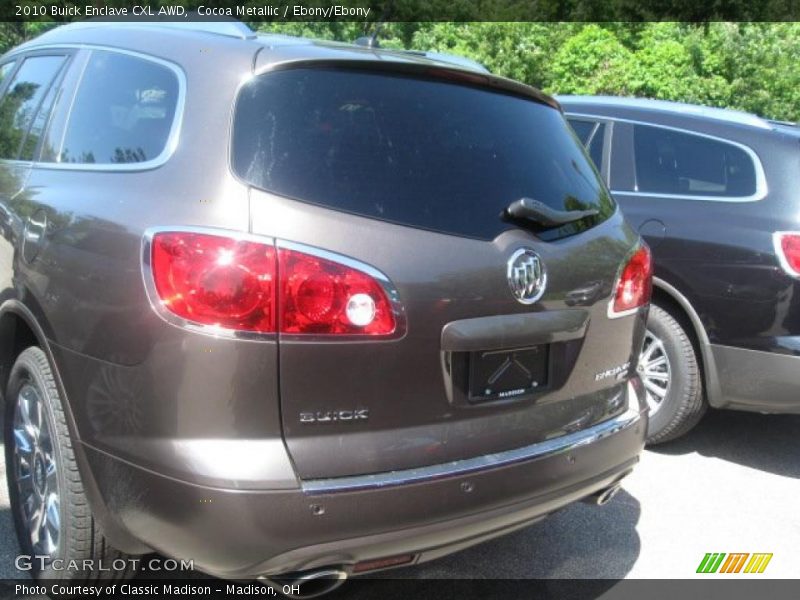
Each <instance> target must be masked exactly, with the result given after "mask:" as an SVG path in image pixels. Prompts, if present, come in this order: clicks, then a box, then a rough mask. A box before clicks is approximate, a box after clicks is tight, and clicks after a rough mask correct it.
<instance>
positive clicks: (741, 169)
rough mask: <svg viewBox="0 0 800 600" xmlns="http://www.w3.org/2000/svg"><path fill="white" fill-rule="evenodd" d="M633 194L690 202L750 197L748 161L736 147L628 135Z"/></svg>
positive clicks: (665, 135)
mask: <svg viewBox="0 0 800 600" xmlns="http://www.w3.org/2000/svg"><path fill="white" fill-rule="evenodd" d="M633 138H634V153H635V163H636V185H637V191H640V192H652V193H662V194H679V195H680V194H683V195H692V196H709V197H715V196H716V197H718V196H728V197H742V196H751V195H753V194H755V192H756V171H755V165H754V164H753V160H752V159H751V158H750V156H749V155H748V153H747V152H745V151H744V150H743V149H741V148H739V147H738V146H734V145H732V144H728V143H725V142H721V141H717V140H712V139H708V138H705V137H700V136H697V135H692V134H689V133H681V132H678V131H672V130H669V129H663V128H659V127H648V126H645V125H636V126H634V130H633Z"/></svg>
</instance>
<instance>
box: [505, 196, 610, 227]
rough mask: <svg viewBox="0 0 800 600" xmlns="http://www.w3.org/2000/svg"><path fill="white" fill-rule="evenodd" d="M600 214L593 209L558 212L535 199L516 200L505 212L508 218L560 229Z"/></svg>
mask: <svg viewBox="0 0 800 600" xmlns="http://www.w3.org/2000/svg"><path fill="white" fill-rule="evenodd" d="M598 214H599V211H597V210H596V209H593V208H590V209H588V210H556V209H555V208H551V207H549V206H547V204H545V203H544V202H540V201H539V200H534V199H533V198H520V199H519V200H515V201H514V202H512V203H511V204H509V205H508V207H507V208H506V210H505V216H507V217H511V218H512V219H526V220H528V221H533V222H534V223H537V224H539V225H543V226H544V227H558V226H559V225H566V224H567V223H573V222H575V221H580V220H581V219H585V218H586V217H594V216H596V215H598Z"/></svg>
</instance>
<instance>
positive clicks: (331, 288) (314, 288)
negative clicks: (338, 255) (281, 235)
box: [278, 248, 397, 335]
mask: <svg viewBox="0 0 800 600" xmlns="http://www.w3.org/2000/svg"><path fill="white" fill-rule="evenodd" d="M278 261H279V271H280V273H281V283H280V298H281V319H280V330H281V333H297V334H345V335H353V334H356V335H358V334H362V335H389V334H392V333H394V330H395V328H396V326H397V324H396V323H395V318H394V312H393V310H392V304H391V302H390V301H389V298H388V297H387V295H386V292H385V291H384V289H383V287H382V286H381V285H380V284H379V283H378V282H377V281H376V280H375V279H374V278H373V277H371V276H370V275H367V274H366V273H364V272H363V271H360V270H358V269H353V268H350V267H348V266H346V265H343V264H340V263H337V262H334V261H331V260H327V259H325V258H321V257H318V256H312V255H309V254H305V253H302V252H297V251H294V250H289V249H286V248H281V249H279V250H278Z"/></svg>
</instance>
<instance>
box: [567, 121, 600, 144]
mask: <svg viewBox="0 0 800 600" xmlns="http://www.w3.org/2000/svg"><path fill="white" fill-rule="evenodd" d="M569 124H570V125H571V126H572V129H574V130H575V133H576V134H577V136H578V139H579V140H580V141H581V144H583V145H584V146H585V145H586V144H587V143H588V142H589V137H590V136H591V135H592V133H593V132H594V128H595V126H596V125H597V123H595V122H594V121H579V120H578V119H569Z"/></svg>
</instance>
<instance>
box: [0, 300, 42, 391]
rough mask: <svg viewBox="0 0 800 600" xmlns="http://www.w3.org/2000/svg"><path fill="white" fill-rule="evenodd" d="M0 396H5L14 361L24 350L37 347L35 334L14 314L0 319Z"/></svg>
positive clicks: (8, 314)
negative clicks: (0, 341)
mask: <svg viewBox="0 0 800 600" xmlns="http://www.w3.org/2000/svg"><path fill="white" fill-rule="evenodd" d="M0 340H2V343H0V395H5V391H6V385H7V384H8V377H9V375H10V374H11V368H12V367H13V366H14V361H16V360H17V357H18V356H19V355H20V354H21V353H22V351H23V350H25V348H29V347H31V346H38V345H39V340H38V339H37V338H36V334H35V333H34V332H33V330H32V329H31V328H30V326H29V325H28V324H27V323H26V322H25V320H24V319H23V318H22V317H20V316H19V315H16V314H14V313H10V312H8V313H6V314H4V315H3V316H2V317H0Z"/></svg>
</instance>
